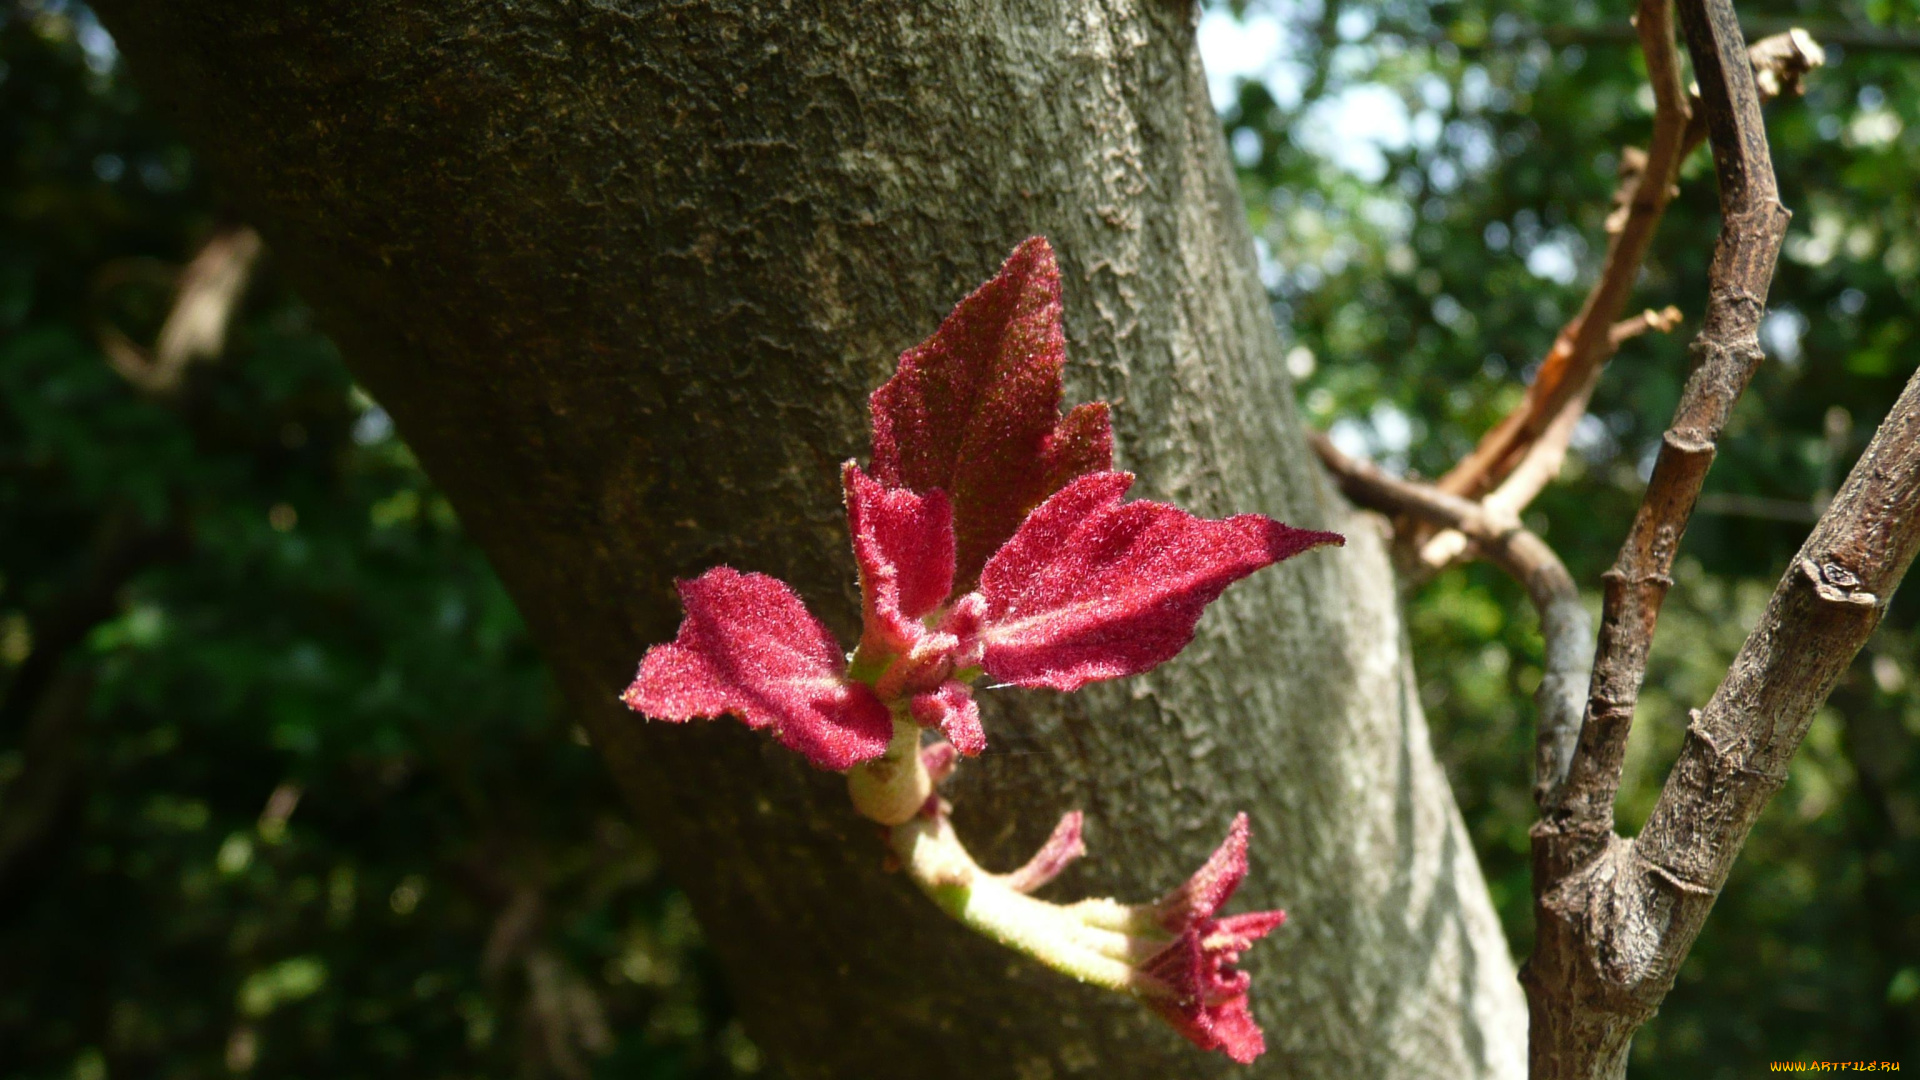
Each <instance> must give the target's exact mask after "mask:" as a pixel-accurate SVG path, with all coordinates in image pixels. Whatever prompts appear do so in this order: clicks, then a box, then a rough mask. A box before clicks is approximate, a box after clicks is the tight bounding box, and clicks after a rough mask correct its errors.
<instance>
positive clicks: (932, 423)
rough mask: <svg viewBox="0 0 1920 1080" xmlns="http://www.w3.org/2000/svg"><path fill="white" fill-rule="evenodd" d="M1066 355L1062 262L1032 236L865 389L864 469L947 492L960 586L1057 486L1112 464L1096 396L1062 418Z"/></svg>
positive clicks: (893, 482)
mask: <svg viewBox="0 0 1920 1080" xmlns="http://www.w3.org/2000/svg"><path fill="white" fill-rule="evenodd" d="M1065 363H1066V335H1065V333H1064V331H1063V330H1062V329H1061V325H1060V271H1059V267H1058V266H1057V265H1056V264H1055V262H1054V258H1053V249H1052V248H1051V247H1049V246H1048V245H1047V241H1046V240H1045V239H1044V238H1042V237H1038V236H1036V237H1032V238H1031V239H1028V240H1027V241H1025V242H1024V243H1022V244H1021V245H1020V246H1019V247H1018V248H1015V249H1014V252H1013V254H1012V255H1011V256H1009V257H1008V259H1007V261H1006V264H1005V265H1004V266H1002V267H1001V268H1000V273H999V274H998V275H996V276H995V277H994V278H993V279H992V280H991V281H988V282H987V283H986V284H984V285H982V286H980V287H979V288H978V289H976V290H974V292H973V293H972V295H970V296H968V297H967V298H966V299H965V300H962V301H960V304H959V306H958V307H955V308H954V309H953V313H952V314H950V315H948V316H947V318H946V319H945V321H943V322H942V323H941V324H940V329H939V330H937V331H935V332H934V335H933V336H932V337H930V338H928V339H927V340H926V341H923V342H921V343H920V344H919V345H916V346H914V347H913V348H911V349H908V350H907V351H906V352H905V353H904V354H902V355H901V357H900V367H899V370H898V371H897V372H895V374H894V376H893V378H891V379H888V380H887V381H886V382H885V383H884V384H882V385H881V387H880V388H879V389H878V390H875V391H874V392H873V397H872V399H871V400H870V403H869V404H870V406H871V408H872V411H873V473H874V476H875V478H877V479H878V480H880V482H881V483H883V484H886V485H887V486H889V487H905V488H911V489H912V490H914V491H918V492H922V493H925V492H928V491H932V490H934V489H935V488H938V489H940V490H943V491H945V492H946V493H947V494H948V495H949V496H950V497H951V498H952V499H953V512H954V531H955V534H956V536H957V539H958V564H957V570H956V572H955V584H956V585H958V586H959V587H960V588H961V589H963V590H964V589H967V588H970V587H971V586H972V584H973V582H974V580H975V579H976V578H977V577H978V575H979V573H980V567H981V566H982V565H984V564H985V562H986V560H987V557H988V556H989V555H991V554H992V553H993V552H994V550H995V549H997V548H999V547H1000V545H1001V544H1002V543H1004V542H1005V541H1006V539H1007V537H1009V536H1012V535H1013V533H1014V530H1015V529H1017V528H1019V526H1020V522H1021V520H1022V519H1023V518H1025V517H1026V516H1027V513H1028V511H1030V510H1032V509H1033V508H1034V507H1035V506H1038V505H1039V504H1040V502H1041V501H1042V500H1043V499H1045V498H1046V497H1047V495H1048V494H1050V493H1051V492H1052V491H1053V490H1054V489H1055V488H1057V487H1058V486H1059V485H1060V484H1062V483H1064V482H1065V481H1066V480H1068V479H1071V478H1072V477H1074V476H1078V475H1080V474H1082V473H1086V472H1094V471H1098V470H1102V469H1106V468H1109V467H1111V465H1112V461H1113V432H1112V425H1111V423H1110V421H1109V419H1108V416H1107V410H1106V406H1105V405H1093V406H1082V407H1080V408H1078V409H1075V410H1074V411H1073V413H1072V414H1071V415H1070V416H1068V417H1067V418H1066V419H1064V420H1063V419H1061V417H1060V396H1061V388H1060V369H1061V366H1062V365H1063V364H1065Z"/></svg>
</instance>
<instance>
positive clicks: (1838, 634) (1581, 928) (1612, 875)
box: [1523, 374, 1920, 1080]
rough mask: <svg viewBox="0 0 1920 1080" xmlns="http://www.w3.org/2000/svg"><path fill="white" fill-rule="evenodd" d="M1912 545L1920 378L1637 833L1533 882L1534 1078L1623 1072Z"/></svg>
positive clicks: (1791, 573) (1918, 488) (1589, 1077)
mask: <svg viewBox="0 0 1920 1080" xmlns="http://www.w3.org/2000/svg"><path fill="white" fill-rule="evenodd" d="M1916 550H1920V374H1916V375H1915V376H1914V378H1912V379H1911V380H1909V381H1908V383H1907V387H1906V390H1905V391H1904V392H1903V393H1902V394H1901V395H1900V399H1899V401H1897V402H1896V403H1895V404H1894V407H1893V411H1892V412H1891V413H1890V414H1889V415H1888V417H1887V419H1886V420H1885V422H1883V423H1882V424H1881V425H1880V430H1879V431H1878V432H1877V433H1876V434H1875V435H1874V438H1873V441H1872V443H1871V444H1869V445H1868V447H1867V450H1866V453H1865V454H1863V455H1862V456H1861V458H1860V461H1859V463H1858V464H1856V465H1855V466H1854V469H1853V472H1852V474H1851V475H1850V476H1848V478H1847V482H1846V484H1845V486H1844V487H1843V488H1842V489H1841V491H1840V494H1839V496H1838V497H1837V498H1836V499H1835V500H1834V502H1833V504H1832V505H1831V506H1830V507H1828V509H1827V512H1826V513H1825V514H1824V515H1823V516H1822V517H1821V519H1820V523H1819V524H1818V525H1816V526H1815V527H1814V530H1813V534H1812V535H1811V536H1809V537H1808V538H1807V541H1806V543H1805V544H1804V545H1802V546H1801V548H1800V552H1799V554H1798V555H1796V556H1795V557H1794V559H1793V561H1792V563H1791V564H1790V565H1789V566H1788V569H1787V572H1786V575H1785V576H1784V577H1783V578H1782V579H1781V581H1780V584H1779V585H1778V586H1777V587H1776V588H1775V589H1774V593H1773V598H1772V600H1771V601H1770V602H1769V603H1768V605H1767V609H1766V612H1765V613H1764V614H1762V615H1761V617H1760V621H1759V624H1758V625H1756V626H1755V627H1754V629H1753V631H1752V632H1751V633H1750V634H1748V635H1747V640H1746V643H1745V644H1744V645H1743V646H1741V649H1740V653H1739V655H1738V656H1737V657H1735V659H1734V662H1733V666H1732V667H1731V668H1730V669H1729V670H1728V673H1727V676H1726V678H1725V680H1723V681H1722V682H1721V684H1720V687H1719V689H1717V690H1715V691H1714V694H1713V697H1712V698H1711V699H1710V700H1709V701H1708V702H1707V706H1706V708H1704V709H1702V710H1699V711H1696V712H1695V713H1694V714H1693V721H1692V723H1691V724H1689V725H1688V727H1687V735H1686V740H1685V742H1684V743H1683V745H1682V746H1681V750H1680V756H1679V759H1678V760H1677V761H1676V763H1675V764H1674V767H1673V770H1672V771H1671V772H1669V773H1668V774H1667V780H1666V784H1665V786H1664V787H1663V788H1662V789H1661V792H1660V799H1659V801H1658V802H1657V803H1656V804H1655V806H1654V809H1653V813H1652V815H1651V816H1649V818H1648V819H1647V825H1646V828H1645V829H1644V830H1643V831H1642V832H1641V834H1640V836H1639V837H1638V838H1637V839H1635V840H1632V841H1628V840H1623V839H1621V838H1620V837H1618V836H1614V835H1612V834H1611V833H1609V834H1607V836H1606V837H1605V842H1604V844H1603V845H1602V846H1601V847H1599V848H1598V850H1597V853H1596V854H1595V855H1594V856H1593V857H1591V858H1589V859H1587V860H1585V861H1583V862H1582V863H1581V864H1579V865H1578V866H1576V867H1574V868H1573V869H1572V870H1571V871H1570V872H1569V873H1567V874H1565V875H1563V876H1562V877H1560V878H1557V879H1555V880H1554V881H1552V882H1550V883H1549V884H1550V888H1543V887H1542V886H1541V885H1539V884H1536V890H1537V891H1536V908H1535V917H1536V925H1537V926H1538V927H1539V931H1540V938H1539V943H1538V944H1537V945H1536V947H1535V950H1534V955H1533V957H1532V958H1531V959H1530V960H1529V961H1528V963H1527V969H1526V972H1525V975H1524V976H1523V978H1524V979H1525V981H1526V983H1527V986H1528V994H1529V998H1530V1000H1531V1002H1532V1004H1533V1011H1532V1017H1533V1030H1532V1034H1531V1036H1530V1053H1531V1057H1532V1061H1533V1067H1532V1073H1531V1075H1532V1077H1533V1078H1534V1080H1561V1078H1579V1080H1602V1078H1608V1080H1611V1078H1617V1077H1619V1076H1621V1075H1622V1074H1623V1072H1624V1068H1625V1062H1626V1054H1627V1048H1628V1045H1629V1043H1630V1042H1631V1040H1632V1038H1633V1034H1634V1032H1635V1031H1637V1030H1638V1029H1639V1027H1640V1025H1641V1024H1643V1023H1645V1021H1646V1020H1647V1019H1648V1018H1649V1017H1651V1016H1652V1015H1653V1013H1654V1010H1655V1009H1657V1008H1658V1007H1659V1005H1660V1002H1661V1000H1662V999H1663V998H1665V997H1666V994H1667V992H1668V991H1669V990H1670V989H1672V987H1673V982H1674V978H1675V976H1676V975H1677V974H1678V973H1679V970H1680V965H1681V964H1682V962H1684V961H1685V959H1686V956H1687V952H1688V950H1689V949H1691V948H1692V946H1693V942H1694V939H1695V938H1697V937H1698V936H1699V933H1700V929H1701V927H1702V926H1703V925H1704V924H1705V922H1706V918H1707V914H1708V912H1709V911H1710V910H1711V909H1712V907H1713V903H1714V900H1715V898H1717V897H1718V896H1719V894H1720V892H1721V890H1722V889H1723V888H1725V887H1726V883H1727V876H1728V874H1729V873H1730V872H1731V871H1732V868H1733V863H1734V860H1735V858H1736V857H1737V856H1738V854H1739V852H1740V848H1741V847H1742V845H1744V844H1745V842H1746V838H1747V834H1748V832H1749V831H1750V830H1751V829H1752V828H1753V824H1754V822H1755V821H1756V820H1758V819H1759V817H1760V813H1761V811H1762V810H1763V809H1764V808H1765V806H1766V803H1767V800H1768V799H1769V798H1771V797H1772V796H1773V793H1774V792H1775V791H1777V790H1779V788H1780V785H1781V784H1782V783H1784V782H1785V780H1786V775H1787V763H1788V762H1789V760H1791V758H1792V757H1793V754H1794V752H1795V751H1796V750H1797V749H1798V748H1799V746H1800V743H1801V742H1802V740H1804V739H1805V737H1806V734H1807V729H1808V728H1809V727H1810V726H1811V725H1812V720H1813V714H1814V711H1815V710H1816V709H1818V708H1819V707H1820V705H1821V703H1822V702H1824V701H1825V700H1826V698H1827V695H1828V694H1829V693H1830V692H1831V691H1832V689H1833V687H1834V684H1835V683H1836V682H1838V681H1839V679H1840V677H1841V675H1842V674H1843V673H1844V672H1845V671H1846V668H1847V665H1848V664H1849V663H1850V662H1851V661H1852V660H1853V658H1854V656H1855V655H1856V654H1857V653H1858V652H1859V650H1860V648H1861V647H1862V646H1863V645H1865V644H1866V641H1867V638H1868V636H1869V635H1871V634H1872V633H1873V630H1874V628H1875V627H1876V626H1878V625H1879V622H1880V618H1881V616H1882V615H1883V614H1884V613H1885V611H1886V607H1887V604H1888V602H1889V601H1890V600H1891V598H1892V594H1893V590H1894V588H1895V587H1896V586H1897V585H1898V584H1899V582H1900V579H1901V577H1902V576H1903V575H1904V574H1905V573H1906V571H1907V569H1908V568H1909V567H1910V566H1911V565H1912V563H1913V558H1914V553H1915V551H1916ZM1549 827H1550V826H1549V823H1545V822H1543V823H1542V826H1541V827H1540V828H1539V829H1537V830H1536V833H1535V836H1536V838H1540V837H1541V835H1542V831H1543V830H1547V829H1548V828H1549ZM1540 848H1541V844H1540V843H1539V842H1538V839H1537V840H1536V847H1535V859H1534V867H1535V873H1536V875H1537V874H1539V872H1540V869H1541V866H1542V864H1543V862H1546V861H1547V860H1546V859H1545V858H1543V852H1542V851H1541V850H1540ZM1536 881H1538V879H1536Z"/></svg>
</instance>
